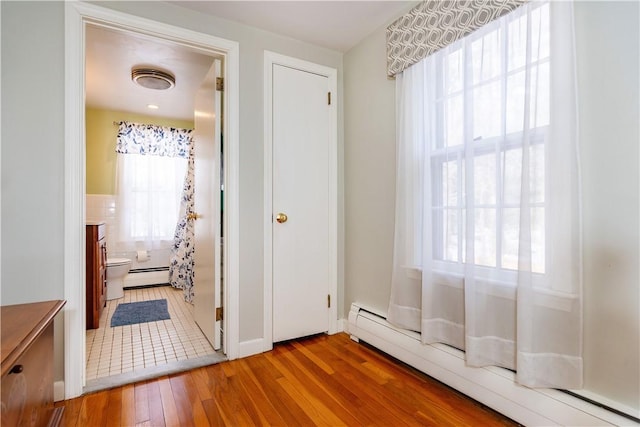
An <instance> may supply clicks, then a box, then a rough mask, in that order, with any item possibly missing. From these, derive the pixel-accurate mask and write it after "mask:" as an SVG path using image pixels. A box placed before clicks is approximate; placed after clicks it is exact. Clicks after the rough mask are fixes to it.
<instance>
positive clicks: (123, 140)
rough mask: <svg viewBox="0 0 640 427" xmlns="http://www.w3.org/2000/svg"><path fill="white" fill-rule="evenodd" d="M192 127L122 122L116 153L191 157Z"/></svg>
mask: <svg viewBox="0 0 640 427" xmlns="http://www.w3.org/2000/svg"><path fill="white" fill-rule="evenodd" d="M191 132H192V130H191V129H178V128H172V127H165V126H156V125H145V124H138V123H131V122H120V128H119V129H118V139H117V142H116V153H121V154H142V155H148V156H164V157H181V158H183V159H188V158H189V148H190V146H191V144H192V137H191Z"/></svg>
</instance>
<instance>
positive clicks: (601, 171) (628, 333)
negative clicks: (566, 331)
mask: <svg viewBox="0 0 640 427" xmlns="http://www.w3.org/2000/svg"><path fill="white" fill-rule="evenodd" d="M575 10H576V32H577V36H578V37H577V50H578V56H577V59H578V66H579V75H578V83H579V88H580V93H579V97H580V120H581V127H580V130H581V141H582V144H581V154H582V156H581V160H582V173H583V180H582V185H583V189H582V194H583V206H584V207H583V224H584V241H583V249H584V253H583V255H584V290H585V301H584V303H585V306H584V310H585V318H584V319H585V323H584V332H585V339H584V362H585V365H584V366H585V380H586V381H585V388H587V389H589V390H592V391H594V392H596V393H598V394H601V395H603V396H605V397H608V398H611V399H613V400H617V401H619V402H622V403H626V404H627V405H628V406H631V407H634V408H640V318H639V317H638V316H639V312H640V309H639V304H640V270H639V267H638V265H639V259H640V251H639V249H638V245H639V242H640V225H639V221H640V209H639V198H640V187H639V179H640V176H639V173H638V170H639V167H638V166H639V156H640V149H639V146H640V133H639V128H638V126H639V119H640V111H639V108H638V106H639V102H640V100H639V93H640V90H639V88H638V83H639V79H640V68H639V61H640V58H639V53H640V23H639V14H640V3H638V2H612V1H606V2H580V3H578V4H577V5H576V8H575Z"/></svg>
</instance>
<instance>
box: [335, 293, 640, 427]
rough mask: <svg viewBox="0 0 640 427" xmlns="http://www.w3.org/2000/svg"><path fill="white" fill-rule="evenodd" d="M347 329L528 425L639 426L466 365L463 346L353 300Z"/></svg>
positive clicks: (499, 372)
mask: <svg viewBox="0 0 640 427" xmlns="http://www.w3.org/2000/svg"><path fill="white" fill-rule="evenodd" d="M348 332H349V334H351V337H352V339H354V340H355V341H359V340H362V341H365V342H366V343H368V344H370V345H372V346H374V347H376V348H378V349H379V350H381V351H383V352H385V353H387V354H389V355H391V356H393V357H395V358H397V359H399V360H401V361H403V362H404V363H407V364H408V365H410V366H412V367H414V368H416V369H418V370H420V371H422V372H424V373H426V374H427V375H429V376H431V377H433V378H435V379H437V380H438V381H441V382H443V383H445V384H447V385H448V386H450V387H452V388H454V389H456V390H458V391H460V392H461V393H464V394H466V395H467V396H469V397H471V398H472V399H475V400H477V401H478V402H481V403H482V404H484V405H486V406H488V407H490V408H492V409H494V410H496V411H498V412H500V413H501V414H504V415H505V416H507V417H509V418H511V419H512V420H514V421H516V422H518V423H521V424H523V425H526V426H550V425H565V426H603V425H624V426H628V425H634V426H638V425H640V424H639V423H637V422H634V421H632V420H630V419H629V418H626V417H624V416H621V415H619V414H617V413H614V412H611V411H609V410H606V409H604V408H602V407H599V406H596V405H594V404H591V403H588V402H586V401H584V400H582V399H579V398H578V397H575V396H572V395H569V394H567V393H564V392H562V391H560V390H553V389H531V388H527V387H523V386H520V385H518V384H517V383H516V382H515V381H514V379H515V374H514V373H513V372H511V371H509V370H507V369H502V368H497V367H487V368H473V367H468V366H466V365H465V362H464V353H463V352H462V351H460V350H457V349H454V348H452V347H449V346H447V345H443V344H433V345H424V344H422V343H421V342H420V336H419V334H418V333H416V332H412V331H406V330H403V329H399V328H396V327H394V326H393V325H391V324H390V323H389V322H387V320H386V318H385V316H384V315H383V314H381V313H376V312H375V311H373V310H370V309H365V308H363V307H362V306H360V305H359V304H357V303H354V304H352V305H351V309H350V311H349V321H348Z"/></svg>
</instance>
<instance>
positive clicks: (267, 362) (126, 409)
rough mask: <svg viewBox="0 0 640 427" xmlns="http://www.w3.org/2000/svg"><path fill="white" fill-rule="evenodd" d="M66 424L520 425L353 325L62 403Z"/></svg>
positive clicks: (129, 425)
mask: <svg viewBox="0 0 640 427" xmlns="http://www.w3.org/2000/svg"><path fill="white" fill-rule="evenodd" d="M61 405H64V406H65V411H64V417H63V420H62V425H63V426H91V427H94V426H96V427H97V426H123V427H133V426H152V427H156V426H158V427H159V426H166V427H170V426H181V427H182V426H196V427H200V426H221V425H226V426H252V425H278V426H307V425H323V426H364V425H367V426H402V425H421V426H490V425H491V426H492V425H497V426H514V425H517V424H516V423H514V422H513V421H511V420H509V419H507V418H505V417H503V416H502V415H500V414H498V413H496V412H494V411H492V410H490V409H488V408H486V407H484V406H482V405H480V404H478V403H477V402H475V401H473V400H471V399H469V398H467V397H465V396H464V395H462V394H460V393H458V392H456V391H455V390H452V389H451V388H449V387H447V386H445V385H443V384H441V383H439V382H437V381H435V380H433V379H432V378H429V377H428V376H426V375H423V374H421V373H419V372H417V371H415V370H413V369H411V368H409V367H407V366H406V365H403V364H401V363H398V362H397V361H395V360H393V359H392V358H390V357H388V356H386V355H384V354H382V353H380V352H378V351H376V350H374V349H371V348H369V347H367V346H365V345H360V344H357V343H355V342H353V341H351V340H350V339H349V337H348V336H347V335H346V334H337V335H332V336H326V335H321V336H316V337H312V338H307V339H304V340H300V341H290V342H287V343H282V344H278V345H276V346H275V348H274V350H273V351H271V352H268V353H263V354H259V355H256V356H251V357H248V358H244V359H238V360H233V361H229V362H222V363H219V364H216V365H211V366H207V367H203V368H198V369H195V370H191V371H187V372H183V373H179V374H173V375H169V376H163V377H160V378H157V379H154V380H149V381H144V382H140V383H136V384H130V385H126V386H123V387H118V388H114V389H111V390H104V391H100V392H96V393H92V394H88V395H85V396H82V397H79V398H76V399H72V400H66V401H63V402H58V403H56V406H61Z"/></svg>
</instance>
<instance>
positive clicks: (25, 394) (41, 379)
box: [0, 300, 66, 426]
mask: <svg viewBox="0 0 640 427" xmlns="http://www.w3.org/2000/svg"><path fill="white" fill-rule="evenodd" d="M65 302H66V301H63V300H55V301H44V302H36V303H30V304H17V305H6V306H2V307H0V322H1V334H2V337H1V338H2V349H1V353H0V354H1V356H2V384H1V389H2V390H1V395H2V414H1V416H0V418H1V425H2V426H23V425H24V426H47V425H51V426H56V425H58V423H59V422H60V419H61V417H62V412H63V411H64V407H59V408H55V409H54V407H53V319H54V317H55V316H56V314H57V313H58V312H59V311H60V309H61V308H62V306H63V305H64V304H65Z"/></svg>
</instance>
